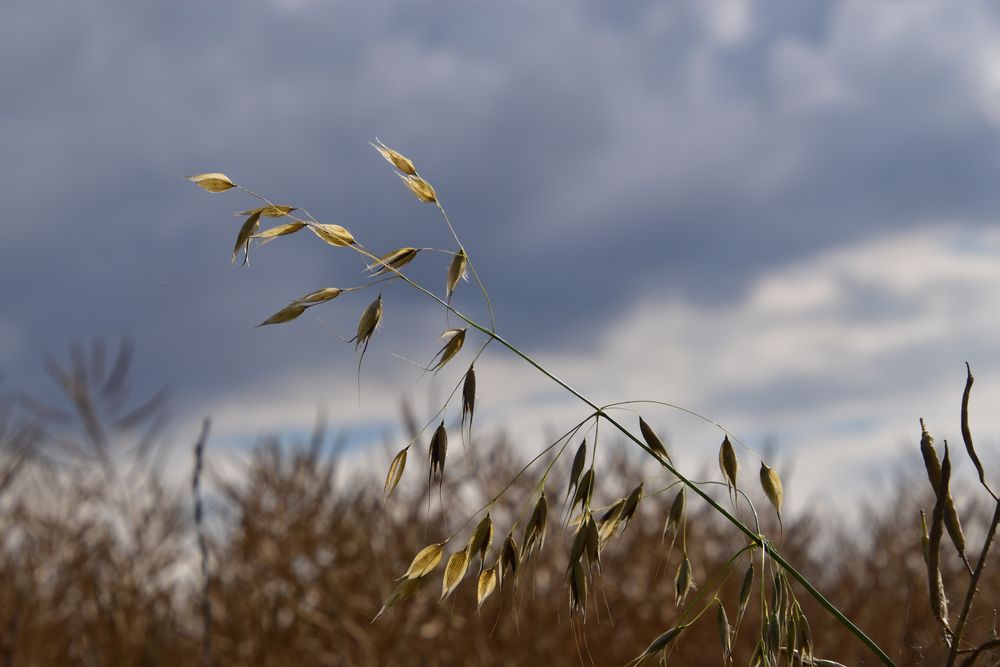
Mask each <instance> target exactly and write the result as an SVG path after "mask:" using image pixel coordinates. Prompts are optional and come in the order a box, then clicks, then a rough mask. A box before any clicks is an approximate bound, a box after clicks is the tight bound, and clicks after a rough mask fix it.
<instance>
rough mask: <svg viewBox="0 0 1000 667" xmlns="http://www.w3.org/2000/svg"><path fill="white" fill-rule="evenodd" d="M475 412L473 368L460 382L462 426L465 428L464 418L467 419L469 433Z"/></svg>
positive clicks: (471, 367) (470, 368) (474, 372)
mask: <svg viewBox="0 0 1000 667" xmlns="http://www.w3.org/2000/svg"><path fill="white" fill-rule="evenodd" d="M475 410H476V371H475V369H474V368H473V366H469V370H468V371H467V372H466V373H465V380H464V381H463V382H462V426H463V427H464V426H465V417H466V415H468V417H469V431H470V432H471V431H472V417H473V414H474V413H475Z"/></svg>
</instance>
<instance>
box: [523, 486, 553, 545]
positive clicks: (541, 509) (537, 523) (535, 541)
mask: <svg viewBox="0 0 1000 667" xmlns="http://www.w3.org/2000/svg"><path fill="white" fill-rule="evenodd" d="M548 513H549V510H548V502H547V501H546V500H545V492H544V491H542V494H541V495H540V496H539V497H538V502H536V503H535V509H534V510H532V512H531V518H530V519H528V523H527V525H525V527H524V550H523V554H524V558H528V556H530V555H531V554H532V552H533V551H534V549H535V546H536V545H537V546H538V550H539V551H541V550H542V547H544V546H545V526H546V523H547V521H548Z"/></svg>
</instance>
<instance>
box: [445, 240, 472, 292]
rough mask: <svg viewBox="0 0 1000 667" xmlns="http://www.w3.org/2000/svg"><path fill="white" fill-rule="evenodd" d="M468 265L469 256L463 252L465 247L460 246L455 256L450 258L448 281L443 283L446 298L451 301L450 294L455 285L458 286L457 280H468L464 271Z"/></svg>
mask: <svg viewBox="0 0 1000 667" xmlns="http://www.w3.org/2000/svg"><path fill="white" fill-rule="evenodd" d="M468 265H469V258H468V256H466V254H465V248H460V249H459V251H458V252H456V253H455V256H454V257H453V258H452V259H451V264H450V265H449V266H448V282H447V284H446V285H445V288H446V289H445V293H446V295H447V298H446V300H447V301H448V302H451V295H452V294H453V293H454V291H455V287H457V286H458V281H459V280H468V279H469V277H468V275H467V273H466V268H467V267H468Z"/></svg>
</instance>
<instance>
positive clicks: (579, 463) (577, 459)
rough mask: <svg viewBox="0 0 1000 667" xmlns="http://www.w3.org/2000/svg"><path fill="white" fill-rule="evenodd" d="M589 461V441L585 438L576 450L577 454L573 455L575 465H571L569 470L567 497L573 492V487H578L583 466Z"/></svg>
mask: <svg viewBox="0 0 1000 667" xmlns="http://www.w3.org/2000/svg"><path fill="white" fill-rule="evenodd" d="M586 463H587V441H586V440H584V441H583V442H581V443H580V446H579V447H578V448H577V450H576V454H575V455H574V456H573V465H572V466H571V467H570V471H569V489H568V490H567V491H566V497H567V498H568V497H569V494H571V493H573V489H575V488H578V486H579V482H580V474H581V473H582V472H583V466H584V465H586Z"/></svg>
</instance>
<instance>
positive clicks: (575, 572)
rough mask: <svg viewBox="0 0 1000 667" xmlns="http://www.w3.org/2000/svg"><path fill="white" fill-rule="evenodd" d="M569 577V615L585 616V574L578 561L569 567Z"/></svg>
mask: <svg viewBox="0 0 1000 667" xmlns="http://www.w3.org/2000/svg"><path fill="white" fill-rule="evenodd" d="M570 567H571V570H570V577H569V610H570V615H575V614H582V615H583V616H584V617H586V616H587V573H586V572H585V571H584V569H583V565H582V564H581V563H580V561H579V560H577V561H575V562H574V563H573V564H572V565H571V566H570Z"/></svg>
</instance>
